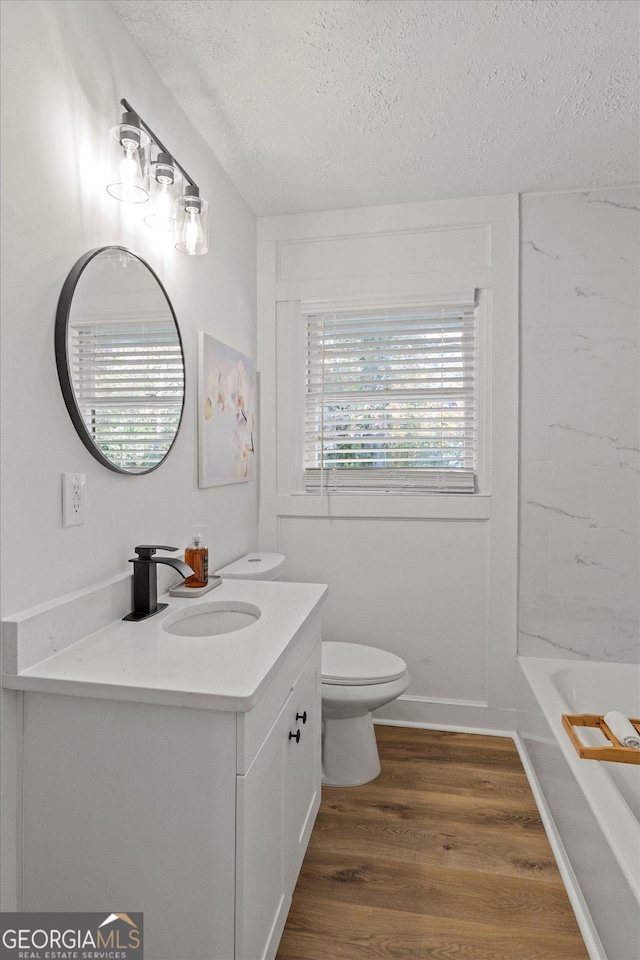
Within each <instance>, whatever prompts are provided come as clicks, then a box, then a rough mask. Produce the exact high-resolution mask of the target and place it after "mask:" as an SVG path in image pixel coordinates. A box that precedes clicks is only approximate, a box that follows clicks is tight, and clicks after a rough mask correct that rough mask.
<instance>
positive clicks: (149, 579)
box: [122, 544, 194, 620]
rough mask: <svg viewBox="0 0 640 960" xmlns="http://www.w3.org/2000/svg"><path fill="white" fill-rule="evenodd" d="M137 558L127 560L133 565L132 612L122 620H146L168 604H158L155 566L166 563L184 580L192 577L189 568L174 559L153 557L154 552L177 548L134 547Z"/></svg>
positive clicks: (191, 571) (175, 548)
mask: <svg viewBox="0 0 640 960" xmlns="http://www.w3.org/2000/svg"><path fill="white" fill-rule="evenodd" d="M134 549H135V551H136V553H137V557H134V558H133V559H132V560H129V563H132V564H133V610H132V611H131V613H128V614H127V615H126V617H123V618H122V619H123V620H146V618H147V617H152V616H153V615H154V614H155V613H159V612H160V611H161V610H164V608H165V607H166V606H168V604H166V603H158V570H157V564H159V563H166V564H167V566H169V567H175V569H176V570H178V571H179V572H180V573H181V574H182V576H183V577H184V578H185V579H186V578H187V577H190V576H192V574H193V573H194V571H193V570H192V569H191V567H190V566H189V565H188V564H186V563H183V561H182V560H177V559H175V558H174V557H154V553H155V552H156V550H177V549H178V548H177V547H161V546H153V545H152V546H150V545H148V544H147V545H145V546H140V547H134Z"/></svg>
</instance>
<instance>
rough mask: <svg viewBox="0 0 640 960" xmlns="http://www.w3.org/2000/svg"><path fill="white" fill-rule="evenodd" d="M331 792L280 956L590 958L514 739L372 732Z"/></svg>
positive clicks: (290, 959)
mask: <svg viewBox="0 0 640 960" xmlns="http://www.w3.org/2000/svg"><path fill="white" fill-rule="evenodd" d="M376 735H377V738H378V745H379V750H380V759H381V762H382V773H381V775H380V776H379V777H378V778H377V779H376V780H374V781H373V782H372V783H368V784H365V785H364V786H361V787H348V788H342V787H325V788H323V799H322V806H321V807H320V812H319V814H318V819H317V821H316V826H315V829H314V831H313V835H312V837H311V843H310V845H309V848H308V851H307V854H306V857H305V861H304V863H303V866H302V871H301V874H300V878H299V880H298V885H297V887H296V891H295V894H294V898H293V904H292V907H291V912H290V914H289V918H288V921H287V925H286V927H285V931H284V934H283V937H282V941H281V943H280V949H279V951H278V955H277V960H424V958H437V960H588V955H587V952H586V949H585V946H584V943H583V941H582V938H581V936H580V933H579V930H578V926H577V923H576V920H575V918H574V915H573V912H572V910H571V907H570V905H569V901H568V899H567V895H566V892H565V889H564V886H563V884H562V880H561V879H560V875H559V873H558V869H557V867H556V865H555V861H554V859H553V854H552V853H551V848H550V847H549V843H548V841H547V838H546V835H545V832H544V829H543V827H542V823H541V821H540V817H539V814H538V811H537V808H536V805H535V803H534V800H533V796H532V794H531V790H530V788H529V784H528V782H527V778H526V776H525V773H524V770H523V768H522V764H521V763H520V759H519V757H518V753H517V751H516V748H515V745H514V743H513V741H512V740H511V739H509V738H502V737H484V736H477V735H471V734H460V733H447V732H444V731H434V730H417V729H409V728H405V727H384V726H377V727H376Z"/></svg>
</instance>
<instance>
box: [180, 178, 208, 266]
mask: <svg viewBox="0 0 640 960" xmlns="http://www.w3.org/2000/svg"><path fill="white" fill-rule="evenodd" d="M180 210H181V215H182V223H181V226H180V231H179V233H178V236H177V238H176V250H179V251H180V253H186V254H188V255H189V256H192V257H194V256H195V257H198V256H201V255H202V254H203V253H206V252H207V250H208V249H209V239H208V238H209V221H208V210H209V204H208V203H207V201H206V200H203V199H202V197H201V196H200V193H199V190H198V188H197V187H196V186H195V184H191V185H190V186H189V192H188V193H186V194H185V195H184V196H182V197H180Z"/></svg>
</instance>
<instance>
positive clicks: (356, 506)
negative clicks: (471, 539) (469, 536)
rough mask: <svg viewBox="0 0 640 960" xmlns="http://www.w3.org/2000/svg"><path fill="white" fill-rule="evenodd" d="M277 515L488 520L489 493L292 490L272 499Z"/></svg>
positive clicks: (375, 518) (489, 512) (376, 518)
mask: <svg viewBox="0 0 640 960" xmlns="http://www.w3.org/2000/svg"><path fill="white" fill-rule="evenodd" d="M275 510H276V513H277V515H278V516H279V517H332V518H337V517H343V518H344V519H345V520H349V519H371V520H380V519H399V520H489V519H490V517H491V497H490V496H489V495H488V494H477V493H474V494H465V493H463V494H455V493H453V494H446V493H425V494H393V493H388V494H372V493H369V494H347V495H345V494H339V493H331V492H327V491H325V493H324V496H323V497H321V496H320V494H313V493H292V494H290V495H289V496H279V497H276V498H275Z"/></svg>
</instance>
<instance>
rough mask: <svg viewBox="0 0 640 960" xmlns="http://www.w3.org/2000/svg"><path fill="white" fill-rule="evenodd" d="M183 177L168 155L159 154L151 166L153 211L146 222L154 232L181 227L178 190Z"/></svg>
mask: <svg viewBox="0 0 640 960" xmlns="http://www.w3.org/2000/svg"><path fill="white" fill-rule="evenodd" d="M181 181H182V177H181V176H180V171H179V170H178V168H177V167H176V166H175V165H174V163H173V160H172V159H171V157H170V156H169V154H168V153H160V154H158V159H157V160H155V161H154V162H153V163H152V164H151V208H152V209H151V211H150V212H149V213H148V214H147V216H146V217H145V218H144V222H145V223H146V224H147V226H149V227H153V228H154V230H164V231H171V232H173V231H174V230H177V229H178V227H179V226H180V212H179V210H178V189H179V187H180V183H181Z"/></svg>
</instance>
